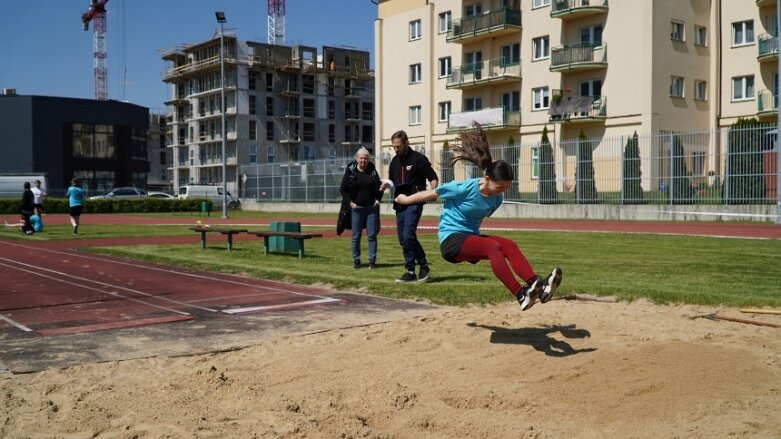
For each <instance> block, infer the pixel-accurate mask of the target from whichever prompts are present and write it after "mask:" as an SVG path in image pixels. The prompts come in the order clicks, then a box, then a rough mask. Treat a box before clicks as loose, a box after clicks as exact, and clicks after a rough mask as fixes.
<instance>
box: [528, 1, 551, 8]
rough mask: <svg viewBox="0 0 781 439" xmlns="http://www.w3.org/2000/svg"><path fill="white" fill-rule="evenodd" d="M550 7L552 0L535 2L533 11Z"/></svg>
mask: <svg viewBox="0 0 781 439" xmlns="http://www.w3.org/2000/svg"><path fill="white" fill-rule="evenodd" d="M545 6H550V0H534V2H533V3H532V9H537V8H544V7H545Z"/></svg>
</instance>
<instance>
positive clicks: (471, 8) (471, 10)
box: [464, 3, 483, 17]
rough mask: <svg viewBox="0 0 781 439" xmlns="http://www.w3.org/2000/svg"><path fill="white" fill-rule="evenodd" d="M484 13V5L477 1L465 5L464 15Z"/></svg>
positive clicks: (475, 15)
mask: <svg viewBox="0 0 781 439" xmlns="http://www.w3.org/2000/svg"><path fill="white" fill-rule="evenodd" d="M482 13H483V5H481V4H480V3H475V4H471V5H467V6H465V7H464V17H477V16H478V15H480V14H482Z"/></svg>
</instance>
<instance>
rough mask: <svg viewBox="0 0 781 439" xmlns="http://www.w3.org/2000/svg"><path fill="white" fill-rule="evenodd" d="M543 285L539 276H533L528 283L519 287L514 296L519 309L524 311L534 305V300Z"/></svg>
mask: <svg viewBox="0 0 781 439" xmlns="http://www.w3.org/2000/svg"><path fill="white" fill-rule="evenodd" d="M544 286H545V285H544V282H543V281H542V279H540V277H539V276H534V279H532V281H531V282H530V283H529V285H526V286H524V287H521V289H520V290H518V294H517V295H516V298H517V299H518V304H519V305H521V311H526V310H527V309H529V308H531V307H532V306H534V302H536V301H537V298H538V297H539V296H540V293H542V290H543V288H544Z"/></svg>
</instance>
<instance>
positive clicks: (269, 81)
mask: <svg viewBox="0 0 781 439" xmlns="http://www.w3.org/2000/svg"><path fill="white" fill-rule="evenodd" d="M273 90H274V74H273V73H266V91H273Z"/></svg>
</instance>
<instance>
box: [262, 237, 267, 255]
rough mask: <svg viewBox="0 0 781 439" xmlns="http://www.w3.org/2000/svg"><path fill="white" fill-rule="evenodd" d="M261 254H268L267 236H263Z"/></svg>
mask: <svg viewBox="0 0 781 439" xmlns="http://www.w3.org/2000/svg"><path fill="white" fill-rule="evenodd" d="M263 254H264V255H267V254H268V236H264V237H263Z"/></svg>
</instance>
